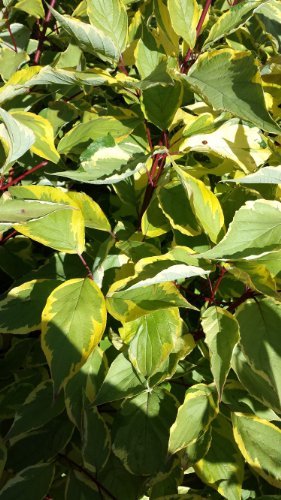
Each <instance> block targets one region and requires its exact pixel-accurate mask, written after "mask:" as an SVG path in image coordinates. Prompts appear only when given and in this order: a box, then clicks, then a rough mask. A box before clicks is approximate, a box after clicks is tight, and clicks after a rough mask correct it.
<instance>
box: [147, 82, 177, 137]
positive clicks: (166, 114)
mask: <svg viewBox="0 0 281 500" xmlns="http://www.w3.org/2000/svg"><path fill="white" fill-rule="evenodd" d="M173 83H174V84H173V85H168V86H166V87H163V86H162V85H155V86H154V87H150V88H147V89H145V90H143V92H142V96H141V107H142V110H143V113H144V115H145V117H146V118H147V120H148V121H150V122H152V123H153V124H154V125H156V127H158V128H160V130H167V129H168V128H169V126H170V125H171V123H172V121H173V118H174V116H175V113H176V111H177V109H178V107H179V106H180V104H181V100H182V96H183V87H182V84H181V82H180V81H176V80H174V82H173ZM163 103H165V106H163Z"/></svg>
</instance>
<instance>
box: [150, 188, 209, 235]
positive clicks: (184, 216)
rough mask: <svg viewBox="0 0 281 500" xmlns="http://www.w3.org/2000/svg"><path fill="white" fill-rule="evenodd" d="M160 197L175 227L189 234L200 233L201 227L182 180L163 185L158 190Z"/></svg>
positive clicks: (162, 206)
mask: <svg viewBox="0 0 281 500" xmlns="http://www.w3.org/2000/svg"><path fill="white" fill-rule="evenodd" d="M158 199H159V203H160V206H161V208H162V210H163V212H164V214H165V216H166V217H167V219H169V222H170V224H171V226H172V227H173V228H174V229H177V230H178V231H180V232H181V233H183V234H186V235H187V236H195V235H197V234H200V232H201V229H200V228H199V226H198V223H197V220H196V218H195V215H194V213H193V210H192V207H191V203H190V200H189V199H188V197H187V196H186V191H185V189H184V187H183V186H182V184H181V183H180V182H177V181H172V182H169V183H168V184H165V185H164V186H162V187H161V189H160V190H159V192H158ZM175 200H177V203H175Z"/></svg>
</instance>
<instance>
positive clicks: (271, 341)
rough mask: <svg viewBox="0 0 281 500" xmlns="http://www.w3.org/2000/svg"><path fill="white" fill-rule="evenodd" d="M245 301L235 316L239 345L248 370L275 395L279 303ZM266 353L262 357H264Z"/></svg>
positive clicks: (280, 394) (280, 390)
mask: <svg viewBox="0 0 281 500" xmlns="http://www.w3.org/2000/svg"><path fill="white" fill-rule="evenodd" d="M257 300H258V301H257V302H256V301H254V300H248V301H246V302H245V303H244V304H242V305H241V306H240V307H239V308H238V310H237V313H236V318H237V321H238V323H239V326H240V344H241V347H242V350H243V353H244V355H245V357H246V359H247V361H248V363H249V364H250V366H251V368H252V370H253V371H254V372H256V373H257V374H258V375H259V376H261V377H262V378H264V380H266V382H267V383H268V384H269V385H270V386H271V387H272V389H271V390H272V391H273V392H274V393H276V394H278V399H279V402H281V388H280V383H279V380H280V343H279V336H280V324H281V305H280V303H279V302H277V301H275V300H273V299H270V298H263V299H257ZM265 353H266V355H265Z"/></svg>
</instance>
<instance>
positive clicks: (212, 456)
mask: <svg viewBox="0 0 281 500" xmlns="http://www.w3.org/2000/svg"><path fill="white" fill-rule="evenodd" d="M194 469H195V472H196V474H197V475H198V476H199V477H200V479H201V480H202V481H204V483H207V484H208V485H210V486H211V487H212V488H214V489H215V490H217V491H218V492H219V493H220V494H221V495H222V496H223V497H224V498H227V500H240V499H241V489H242V481H243V476H244V460H243V457H242V456H241V454H240V452H239V449H238V447H237V446H236V443H235V441H234V437H233V432H232V428H231V425H230V424H229V422H228V421H227V420H226V418H224V417H223V416H222V415H219V416H218V417H217V418H216V419H215V420H214V422H213V423H212V443H211V446H210V448H209V450H208V451H207V453H206V455H205V456H204V458H202V459H201V460H200V461H199V462H197V463H196V464H195V465H194Z"/></svg>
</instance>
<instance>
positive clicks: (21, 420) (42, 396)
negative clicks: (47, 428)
mask: <svg viewBox="0 0 281 500" xmlns="http://www.w3.org/2000/svg"><path fill="white" fill-rule="evenodd" d="M63 409H64V400H63V397H62V395H61V396H59V397H58V398H57V399H54V386H53V383H52V381H51V380H46V381H44V382H41V384H39V385H38V386H37V387H35V389H34V390H33V391H31V392H30V394H29V395H28V397H27V398H26V400H25V401H24V403H23V405H22V406H21V408H20V409H19V410H18V412H17V413H16V415H15V419H14V422H13V424H12V427H11V428H10V430H9V433H8V438H9V439H11V438H13V437H15V436H18V435H20V434H23V433H25V432H27V431H32V430H33V429H37V428H38V427H42V426H43V425H45V424H46V423H47V422H49V421H50V420H52V419H53V418H54V417H56V416H57V415H59V414H60V413H61V412H62V411H63Z"/></svg>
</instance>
